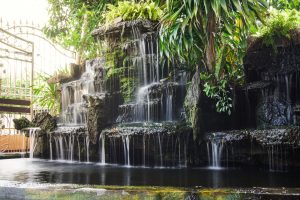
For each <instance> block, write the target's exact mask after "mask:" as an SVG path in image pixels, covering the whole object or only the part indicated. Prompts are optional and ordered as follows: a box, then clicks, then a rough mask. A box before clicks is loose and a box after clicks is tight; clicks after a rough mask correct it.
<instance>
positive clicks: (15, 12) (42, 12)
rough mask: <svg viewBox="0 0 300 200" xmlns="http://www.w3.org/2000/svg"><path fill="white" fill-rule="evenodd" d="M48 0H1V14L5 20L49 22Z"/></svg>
mask: <svg viewBox="0 0 300 200" xmlns="http://www.w3.org/2000/svg"><path fill="white" fill-rule="evenodd" d="M47 7H48V3H47V0H0V16H1V18H2V19H3V20H5V21H9V22H13V21H19V20H28V21H34V22H35V23H39V24H41V25H43V24H45V23H46V22H47V14H48V12H47Z"/></svg>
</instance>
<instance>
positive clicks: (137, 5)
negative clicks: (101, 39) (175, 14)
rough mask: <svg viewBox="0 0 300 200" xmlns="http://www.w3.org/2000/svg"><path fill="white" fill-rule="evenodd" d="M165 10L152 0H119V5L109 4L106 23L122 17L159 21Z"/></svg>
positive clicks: (126, 19) (104, 16) (123, 19)
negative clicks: (134, 0) (139, 0)
mask: <svg viewBox="0 0 300 200" xmlns="http://www.w3.org/2000/svg"><path fill="white" fill-rule="evenodd" d="M162 14H163V11H162V10H161V9H160V7H159V6H157V5H156V3H155V2H152V1H150V0H147V1H141V2H133V1H119V2H118V3H117V5H113V4H108V5H107V11H106V12H105V13H104V14H103V18H104V19H105V24H109V23H112V22H114V21H115V20H116V19H118V18H120V19H122V21H130V20H136V19H148V20H153V21H157V20H159V19H160V18H161V17H162Z"/></svg>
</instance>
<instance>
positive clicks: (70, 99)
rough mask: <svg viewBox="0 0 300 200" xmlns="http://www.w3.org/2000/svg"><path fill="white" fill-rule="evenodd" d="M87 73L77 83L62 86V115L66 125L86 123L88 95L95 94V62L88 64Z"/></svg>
mask: <svg viewBox="0 0 300 200" xmlns="http://www.w3.org/2000/svg"><path fill="white" fill-rule="evenodd" d="M85 66H86V71H85V72H84V73H83V74H82V76H81V78H80V79H79V80H76V81H72V82H69V83H65V84H63V85H62V92H61V94H62V113H61V120H62V123H64V124H69V125H80V124H81V125H82V124H85V122H86V119H85V118H86V116H85V115H86V110H85V106H84V104H85V100H84V98H83V96H84V95H86V94H94V93H95V86H94V76H95V66H94V65H93V62H86V65H85Z"/></svg>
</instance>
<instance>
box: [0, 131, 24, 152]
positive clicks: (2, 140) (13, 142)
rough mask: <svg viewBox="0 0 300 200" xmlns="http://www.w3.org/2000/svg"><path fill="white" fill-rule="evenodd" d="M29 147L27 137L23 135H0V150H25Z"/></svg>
mask: <svg viewBox="0 0 300 200" xmlns="http://www.w3.org/2000/svg"><path fill="white" fill-rule="evenodd" d="M28 149H29V139H28V138H27V137H25V136H24V135H0V153H1V152H25V151H28Z"/></svg>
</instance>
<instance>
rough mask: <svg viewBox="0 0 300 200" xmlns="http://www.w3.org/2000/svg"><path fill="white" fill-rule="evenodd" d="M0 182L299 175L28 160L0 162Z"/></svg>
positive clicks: (217, 180) (156, 181)
mask: <svg viewBox="0 0 300 200" xmlns="http://www.w3.org/2000/svg"><path fill="white" fill-rule="evenodd" d="M0 180H8V181H20V182H36V183H75V184H97V185H128V186H129V185H151V186H178V187H189V186H203V187H214V188H218V187H253V186H257V187H298V186H299V185H300V174H299V172H295V171H294V172H286V173H278V172H272V173H270V172H267V171H260V170H259V169H256V168H254V169H253V168H252V169H245V170H242V169H223V170H211V169H208V168H196V169H180V168H177V169H175V168H173V169H171V168H164V169H157V168H138V167H133V168H128V167H120V166H109V165H106V166H99V165H96V164H80V163H75V164H68V163H59V162H47V161H43V160H34V161H30V160H28V159H10V160H0Z"/></svg>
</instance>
